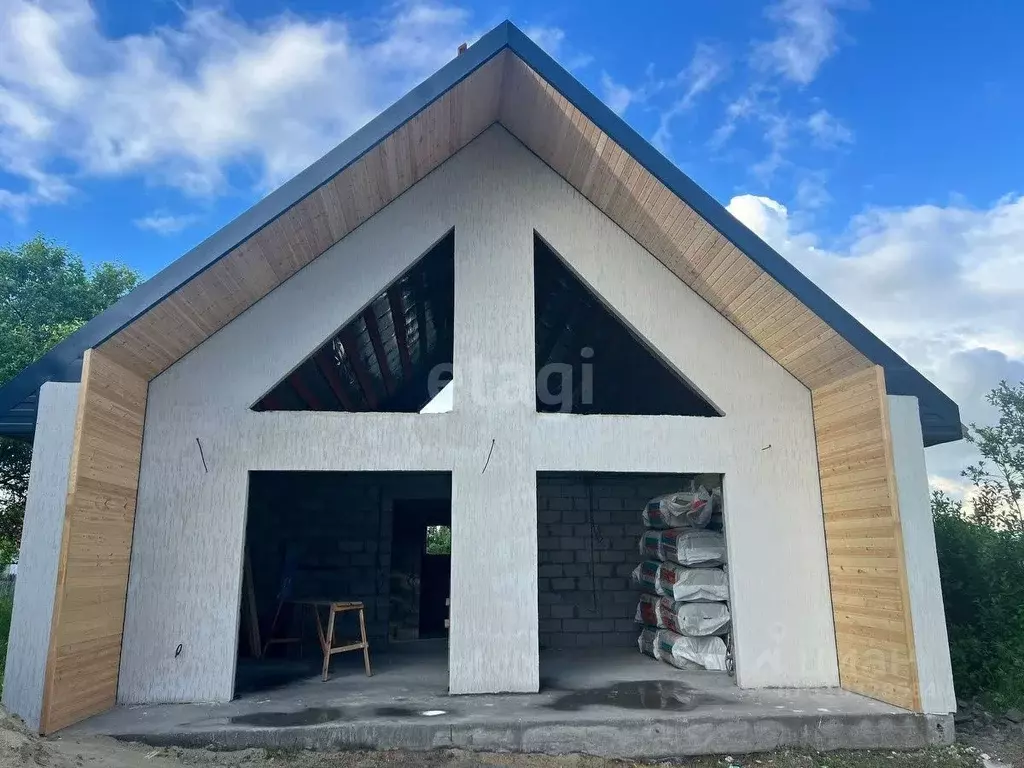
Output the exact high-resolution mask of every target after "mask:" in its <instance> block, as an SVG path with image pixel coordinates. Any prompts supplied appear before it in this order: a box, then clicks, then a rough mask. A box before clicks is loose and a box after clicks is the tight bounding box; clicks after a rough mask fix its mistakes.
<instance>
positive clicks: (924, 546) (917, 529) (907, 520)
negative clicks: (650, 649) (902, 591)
mask: <svg viewBox="0 0 1024 768" xmlns="http://www.w3.org/2000/svg"><path fill="white" fill-rule="evenodd" d="M889 423H890V428H891V431H892V454H893V463H894V465H895V470H896V486H897V493H898V496H899V508H900V527H901V528H902V531H903V551H904V557H905V558H906V568H907V581H908V585H909V587H910V615H911V618H912V620H913V625H914V648H915V651H916V654H917V674H918V680H919V684H920V687H921V707H922V709H923V710H924V712H925V713H927V714H936V715H941V714H948V713H949V712H955V711H956V696H955V695H954V692H953V670H952V667H951V665H950V660H949V638H948V637H947V635H946V614H945V611H944V610H943V606H942V588H941V585H940V583H939V563H938V559H937V556H936V550H935V528H934V526H933V524H932V514H931V505H930V503H929V494H928V471H927V469H926V467H925V461H924V441H923V439H922V436H921V420H920V416H919V413H918V404H917V398H916V397H907V396H902V395H889Z"/></svg>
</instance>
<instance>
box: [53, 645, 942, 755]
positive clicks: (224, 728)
mask: <svg viewBox="0 0 1024 768" xmlns="http://www.w3.org/2000/svg"><path fill="white" fill-rule="evenodd" d="M356 655H358V654H354V655H353V654H348V655H343V656H340V657H336V661H335V662H333V663H332V667H331V669H332V677H331V679H330V680H329V681H328V682H326V683H323V682H321V681H320V679H319V676H318V675H317V674H316V671H315V670H312V669H311V668H310V667H309V666H306V665H303V664H298V665H296V664H294V663H284V664H282V663H277V664H273V665H270V666H268V667H265V668H264V669H263V670H262V672H259V671H258V670H257V672H258V674H252V670H243V669H242V668H240V672H239V673H240V680H242V681H243V682H247V683H248V687H249V688H250V689H253V688H260V687H261V686H270V687H269V688H268V687H263V688H262V690H250V692H246V693H243V694H241V695H240V696H239V698H237V699H236V700H235V701H232V702H230V703H229V704H216V705H203V704H168V705H159V706H123V707H118V708H116V709H113V710H111V711H109V712H106V713H104V714H102V715H99V716H97V717H94V718H92V719H90V720H87V721H86V722H84V723H82V724H80V725H77V726H74V727H73V728H71V729H69V731H72V732H75V733H79V734H105V735H110V736H115V737H117V738H121V739H130V740H135V741H142V742H145V743H148V744H153V745H155V746H167V745H176V746H197V747H199V746H207V745H213V746H215V747H218V748H225V749H237V748H245V747H274V748H303V749H320V750H327V749H346V748H353V749H354V748H359V749H367V748H370V749H377V748H379V749H383V748H399V749H413V750H422V749H438V748H448V747H459V748H462V749H470V750H480V751H484V750H486V751H516V752H539V753H547V754H565V753H587V754H593V755H601V756H608V757H644V758H654V757H670V756H677V755H695V754H744V753H750V752H760V751H765V750H770V749H775V748H778V747H810V748H814V749H819V750H829V749H841V748H851V749H857V748H885V749H907V748H920V747H923V746H927V745H932V744H948V743H951V742H952V740H953V722H952V717H949V716H942V717H931V716H925V715H916V714H913V713H911V712H907V711H905V710H901V709H898V708H895V707H892V706H889V705H887V704H883V703H881V702H877V701H874V700H872V699H868V698H865V697H863V696H858V695H856V694H852V693H848V692H846V691H841V690H838V689H801V690H759V691H745V690H740V689H738V688H736V686H735V684H734V682H733V680H732V679H731V678H729V677H728V676H726V675H724V674H715V673H693V672H681V671H679V670H676V669H674V668H672V667H669V666H668V665H666V664H663V663H661V662H656V661H654V660H651V659H647V658H645V657H643V656H641V655H639V654H638V653H637V652H635V651H630V650H627V649H605V650H602V651H594V652H583V651H568V652H567V651H558V652H547V653H544V654H542V655H541V692H540V693H538V694H519V695H481V696H450V695H448V693H447V680H448V673H447V663H446V661H447V657H446V652H445V649H444V647H443V645H439V644H436V643H432V642H431V641H424V642H420V643H414V644H410V645H409V646H408V647H398V648H396V649H395V650H393V651H391V652H389V653H387V654H380V655H378V656H376V657H375V658H374V659H373V662H374V676H373V677H372V678H367V677H366V676H365V675H364V674H363V671H362V667H361V666H360V663H359V659H356V658H354V656H356ZM347 656H352V657H353V658H347ZM296 675H298V676H299V679H294V678H295V676H296Z"/></svg>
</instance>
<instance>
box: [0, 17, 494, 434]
mask: <svg viewBox="0 0 1024 768" xmlns="http://www.w3.org/2000/svg"><path fill="white" fill-rule="evenodd" d="M511 26H512V25H511V23H510V22H504V23H502V24H499V25H498V26H497V27H495V28H494V29H492V30H491V31H490V32H488V33H487V34H485V35H484V36H483V37H481V38H480V39H479V40H477V41H476V43H474V44H473V45H472V46H470V47H469V48H468V49H467V50H466V51H465V52H464V53H463V54H462V55H460V56H457V57H456V58H454V59H452V60H451V61H450V62H448V63H447V64H445V65H444V66H443V67H441V69H439V70H438V71H437V72H435V73H434V74H433V75H431V76H430V77H429V78H427V79H426V80H424V81H423V82H422V83H420V84H419V85H418V86H416V87H415V88H413V89H412V90H411V91H409V92H408V93H407V94H405V96H403V97H402V98H401V99H399V100H398V101H396V102H395V103H394V104H392V105H391V106H390V107H388V108H387V109H385V110H384V111H383V112H381V113H380V114H379V115H377V117H375V118H374V119H373V120H371V121H370V122H369V123H367V124H366V125H364V126H363V127H362V128H360V129H359V130H357V131H356V132H355V133H353V134H352V135H351V136H349V137H348V138H347V139H345V140H344V141H342V142H341V143H340V144H338V145H337V146H336V147H335V148H334V149H332V150H331V151H330V152H328V153H327V154H326V155H324V156H323V157H321V158H320V159H319V160H317V161H316V162H315V163H313V164H312V165H310V166H309V167H308V168H306V169H305V170H303V171H301V172H300V173H299V174H298V175H296V176H295V177H293V178H292V179H290V180H289V181H287V182H285V183H284V184H283V185H282V186H280V187H278V188H277V189H276V190H274V191H273V192H271V193H270V194H269V195H267V196H266V197H265V198H263V199H262V200H260V201H259V202H257V203H255V204H254V205H253V206H252V207H251V208H249V209H248V210H247V211H245V212H244V213H242V214H240V215H239V216H238V217H237V218H235V219H233V220H232V221H231V222H229V223H228V224H226V225H225V226H224V227H222V228H221V229H219V230H218V231H217V232H215V233H214V234H212V235H210V237H208V238H207V239H206V240H204V241H203V242H201V243H200V244H199V245H197V246H196V247H195V248H193V249H192V250H190V251H189V252H188V253H186V254H185V255H184V256H182V257H180V258H178V259H176V260H175V261H173V262H172V263H171V264H169V265H168V266H167V267H165V268H164V269H162V270H161V271H160V272H158V273H157V274H156V275H154V276H153V277H151V278H150V279H149V280H147V281H146V282H145V283H143V284H142V285H140V286H139V287H138V288H136V289H135V290H133V291H131V292H130V293H128V294H127V295H126V296H124V297H123V298H122V299H120V300H119V301H117V302H116V303H115V304H114V305H113V306H111V307H109V308H108V309H106V310H104V311H103V312H101V313H100V314H99V315H97V316H96V317H94V318H93V319H92V320H90V321H89V322H88V323H86V324H85V325H84V326H82V327H81V328H80V329H78V331H76V332H75V333H73V334H72V335H71V336H69V337H68V338H66V339H65V340H64V341H62V342H60V343H59V344H57V345H56V346H55V347H54V348H53V349H51V350H50V351H49V352H47V353H46V354H45V355H43V357H41V358H40V359H39V360H37V361H36V362H34V363H33V364H32V365H30V366H28V367H27V368H26V369H25V370H23V371H22V372H21V373H19V374H18V375H17V376H15V377H14V378H13V379H11V380H10V381H9V382H7V384H5V385H4V386H3V387H0V414H6V413H7V412H8V411H10V410H11V409H12V408H14V407H15V406H16V405H17V404H18V403H20V402H22V401H23V400H25V398H27V397H29V396H30V395H31V394H32V393H34V392H36V391H37V390H38V389H39V387H40V386H42V384H43V383H45V382H47V381H78V380H79V378H80V376H81V366H82V356H83V355H84V354H85V350H87V349H90V348H92V347H95V346H98V345H99V344H102V343H103V342H104V341H106V340H107V339H109V338H110V337H111V336H113V335H114V334H115V333H117V332H118V331H120V330H121V329H122V328H124V327H125V326H126V325H128V324H130V323H131V322H132V321H133V320H135V319H136V318H137V317H139V316H140V315H142V314H144V313H145V312H146V311H147V310H149V309H150V308H152V307H153V306H155V305H156V304H158V303H160V302H161V301H162V300H163V299H165V298H166V297H167V296H168V295H170V294H171V293H173V292H174V291H175V290H177V289H178V288H179V287H181V286H182V285H184V284H185V283H187V282H188V281H189V280H191V279H192V278H194V277H196V276H198V275H200V274H202V273H203V272H204V271H206V270H207V269H209V268H210V267H212V266H213V265H214V264H216V263H217V262H218V261H219V260H220V259H222V258H223V257H224V256H226V255H227V254H228V253H229V252H230V251H231V250H232V249H233V248H235V247H237V246H238V245H240V244H241V243H244V242H245V241H246V240H248V239H249V238H250V237H252V236H253V235H255V234H256V233H257V232H259V231H260V230H261V229H263V228H264V227H266V226H267V225H269V224H270V223H272V222H273V221H274V220H275V219H277V218H278V217H279V216H281V215H282V214H284V213H285V212H286V211H288V210H289V209H290V208H291V207H292V206H294V205H295V204H296V203H298V202H299V201H301V200H302V199H303V198H305V197H307V196H308V195H310V194H312V193H313V192H315V191H316V190H317V189H318V188H320V187H321V186H322V185H324V184H326V183H327V182H328V181H330V180H331V179H332V178H334V177H335V176H337V175H338V174H339V173H341V172H342V171H343V170H345V168H347V167H348V166H349V165H351V164H352V163H354V162H356V161H357V160H359V158H361V157H362V156H363V155H364V154H366V153H367V152H369V151H370V150H371V149H373V148H374V147H375V146H376V145H377V144H379V143H380V142H381V141H383V140H384V139H385V138H387V137H388V136H389V135H390V134H391V133H393V132H394V131H395V130H396V129H397V128H398V127H399V126H401V125H403V124H404V123H406V122H408V121H409V120H411V119H412V118H413V117H415V116H416V115H417V114H419V112H421V111H422V110H424V109H426V108H427V107H428V106H430V104H431V103H432V102H433V101H434V100H436V99H437V98H438V97H439V96H441V95H443V94H444V93H445V92H447V91H448V90H450V89H451V88H453V87H454V86H455V85H457V84H458V83H459V82H460V81H462V80H464V79H465V78H466V77H468V76H469V75H471V74H472V73H473V72H474V71H475V70H477V69H478V68H479V67H481V66H483V65H484V64H486V63H487V62H488V61H490V59H492V58H493V57H494V56H496V55H497V54H499V53H500V52H501V51H502V50H503V49H504V48H505V47H507V45H508V31H509V28H510V27H511ZM3 429H4V422H3V421H0V434H6V432H4V431H3Z"/></svg>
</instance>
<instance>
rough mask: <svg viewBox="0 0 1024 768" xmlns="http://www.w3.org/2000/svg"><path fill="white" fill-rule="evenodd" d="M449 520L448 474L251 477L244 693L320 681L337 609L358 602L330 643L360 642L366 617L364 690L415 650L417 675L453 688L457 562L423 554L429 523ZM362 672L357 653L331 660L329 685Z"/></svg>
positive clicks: (243, 605)
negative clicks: (325, 637) (450, 645)
mask: <svg viewBox="0 0 1024 768" xmlns="http://www.w3.org/2000/svg"><path fill="white" fill-rule="evenodd" d="M450 525H451V475H450V474H448V473H442V472H251V473H250V474H249V502H248V516H247V521H246V536H245V553H244V569H243V571H244V572H243V579H242V593H241V596H240V598H241V599H240V606H239V637H238V669H237V674H236V678H235V690H236V693H237V694H245V693H251V692H254V691H260V690H266V689H269V688H276V687H280V686H283V685H289V684H292V683H298V682H301V681H309V682H310V683H312V682H313V681H316V682H319V681H320V679H321V674H322V670H323V662H324V653H323V643H322V640H321V638H320V633H321V632H324V633H326V631H327V624H328V615H327V614H328V607H327V606H328V605H329V604H333V603H360V604H361V606H362V609H361V611H359V610H349V611H345V612H339V613H337V614H336V616H335V627H334V642H333V643H332V644H331V645H332V647H335V648H336V647H339V646H343V645H346V644H350V643H358V642H359V641H360V638H361V629H362V628H361V627H360V621H359V618H360V617H359V614H360V612H361V613H362V619H363V625H364V626H365V632H366V639H367V642H368V644H369V657H370V665H371V667H372V670H373V672H374V678H370V679H369V680H368V681H367V684H369V685H373V681H374V679H375V678H376V676H377V673H378V672H381V671H384V670H387V669H388V668H389V667H393V666H395V665H401V664H403V663H409V660H408V659H405V658H404V657H402V654H401V653H396V650H400V646H403V645H404V646H406V647H407V649H408V646H410V645H416V647H415V649H410V650H415V653H416V659H415V665H416V668H417V670H419V671H420V672H424V673H425V674H427V675H428V676H431V680H433V678H434V677H436V683H437V685H438V686H439V687H441V688H442V690H443V689H445V688H446V687H447V669H448V656H447V634H446V630H445V623H446V621H447V603H448V598H449V586H450V581H451V576H450V573H451V557H450V554H447V555H445V554H435V553H434V552H431V553H429V554H428V552H427V548H428V527H430V526H450ZM448 543H449V551H450V538H449V539H448ZM435 549H436V547H435ZM318 626H319V629H318ZM410 640H423V641H424V643H423V644H409V643H404V642H403V641H410ZM428 640H429V643H428V642H427V641H428ZM365 674H366V673H365V670H364V658H363V654H362V651H361V650H359V649H356V650H355V651H354V652H343V653H337V654H331V655H330V661H329V666H328V675H327V676H328V681H327V683H326V684H330V682H332V681H337V680H344V679H346V678H348V679H351V678H352V676H354V675H355V676H363V677H365Z"/></svg>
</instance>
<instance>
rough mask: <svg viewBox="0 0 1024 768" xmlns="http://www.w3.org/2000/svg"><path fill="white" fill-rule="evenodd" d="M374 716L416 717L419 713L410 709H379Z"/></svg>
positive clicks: (374, 711) (374, 712)
mask: <svg viewBox="0 0 1024 768" xmlns="http://www.w3.org/2000/svg"><path fill="white" fill-rule="evenodd" d="M373 714H375V715H376V716H377V717H416V715H418V714H419V712H417V711H416V710H415V709H410V708H409V707H377V709H375V710H373Z"/></svg>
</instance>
